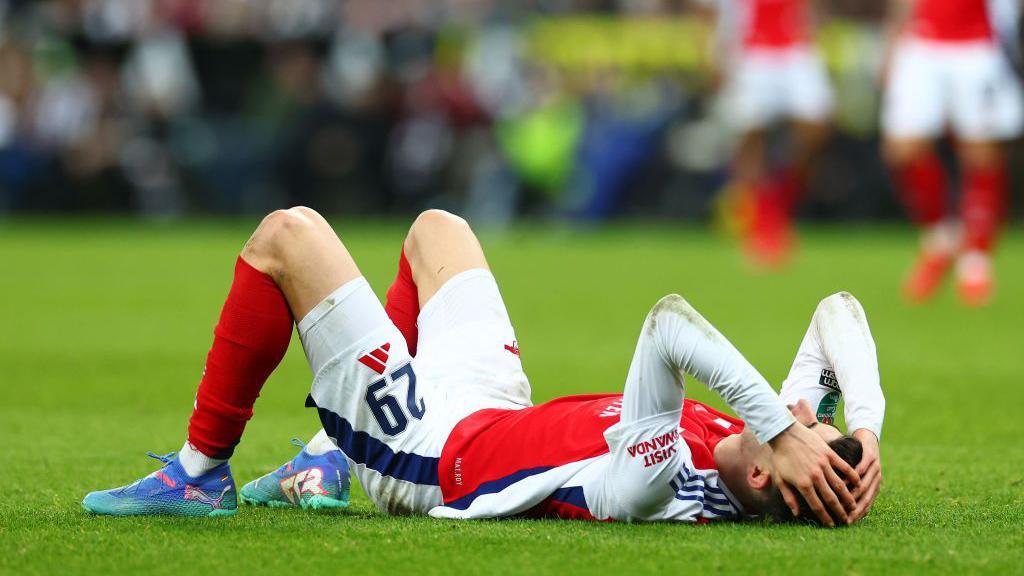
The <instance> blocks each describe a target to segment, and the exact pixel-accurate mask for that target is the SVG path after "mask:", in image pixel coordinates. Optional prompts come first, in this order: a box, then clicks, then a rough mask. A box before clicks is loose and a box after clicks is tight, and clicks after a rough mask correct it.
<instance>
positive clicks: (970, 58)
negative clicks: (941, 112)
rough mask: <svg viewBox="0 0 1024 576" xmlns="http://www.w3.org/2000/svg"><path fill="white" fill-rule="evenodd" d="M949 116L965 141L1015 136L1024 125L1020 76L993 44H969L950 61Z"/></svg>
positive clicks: (1001, 138) (1023, 105) (958, 133)
mask: <svg viewBox="0 0 1024 576" xmlns="http://www.w3.org/2000/svg"><path fill="white" fill-rule="evenodd" d="M949 66H950V75H951V79H952V82H951V96H952V99H951V111H950V112H951V116H952V118H951V120H952V124H953V130H954V132H955V133H956V135H957V137H958V138H960V139H963V140H968V141H992V140H1004V139H1008V138H1012V137H1015V136H1018V135H1019V134H1020V133H1021V128H1022V125H1024V103H1022V96H1021V87H1020V80H1019V79H1018V78H1017V77H1016V76H1015V75H1014V73H1013V72H1012V71H1011V69H1010V65H1009V62H1008V61H1007V60H1006V58H1005V57H1004V56H1003V55H1002V53H1000V51H999V49H998V48H996V46H995V45H990V44H988V43H978V44H972V45H968V46H966V47H964V49H963V50H961V51H960V53H959V54H956V55H955V57H951V58H950V61H949Z"/></svg>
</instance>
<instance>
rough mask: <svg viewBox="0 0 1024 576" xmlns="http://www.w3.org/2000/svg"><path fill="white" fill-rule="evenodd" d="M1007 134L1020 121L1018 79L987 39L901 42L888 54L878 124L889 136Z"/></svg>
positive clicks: (1023, 122)
mask: <svg viewBox="0 0 1024 576" xmlns="http://www.w3.org/2000/svg"><path fill="white" fill-rule="evenodd" d="M947 125H948V126H950V127H951V128H952V129H953V132H954V133H955V134H956V135H957V136H958V137H960V138H962V139H964V140H974V141H985V140H1003V139H1007V138H1013V137H1015V136H1018V135H1019V134H1020V133H1021V128H1022V126H1024V104H1022V96H1021V87H1020V80H1019V79H1018V78H1017V77H1016V75H1015V74H1014V73H1013V71H1012V70H1011V68H1010V63H1009V61H1008V59H1007V58H1006V57H1005V56H1004V55H1003V54H1002V52H1000V50H999V48H998V46H997V45H996V44H995V43H994V42H992V41H973V42H935V41H925V40H919V39H908V40H904V41H902V42H901V43H900V44H899V45H898V46H897V47H896V50H895V52H894V54H893V60H892V67H891V69H890V72H889V78H888V84H887V85H886V89H885V97H884V102H883V112H882V128H883V130H884V131H885V133H886V135H887V136H890V137H895V138H934V137H937V136H940V135H942V133H943V131H945V129H946V127H947Z"/></svg>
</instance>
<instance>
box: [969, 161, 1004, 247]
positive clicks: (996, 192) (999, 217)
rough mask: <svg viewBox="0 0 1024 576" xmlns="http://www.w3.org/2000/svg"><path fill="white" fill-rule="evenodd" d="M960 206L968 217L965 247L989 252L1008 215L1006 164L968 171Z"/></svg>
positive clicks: (999, 163) (1001, 163)
mask: <svg viewBox="0 0 1024 576" xmlns="http://www.w3.org/2000/svg"><path fill="white" fill-rule="evenodd" d="M961 202H962V205H961V207H960V209H961V212H962V213H963V220H964V248H965V249H967V250H980V251H983V252H988V251H990V250H992V247H993V245H994V244H995V240H996V236H997V235H998V234H999V228H1000V226H1001V224H1002V223H1003V219H1004V218H1005V216H1006V165H1005V164H1004V163H1003V162H998V163H996V164H995V165H992V166H986V167H984V168H968V169H967V170H965V173H964V195H963V200H962V201H961Z"/></svg>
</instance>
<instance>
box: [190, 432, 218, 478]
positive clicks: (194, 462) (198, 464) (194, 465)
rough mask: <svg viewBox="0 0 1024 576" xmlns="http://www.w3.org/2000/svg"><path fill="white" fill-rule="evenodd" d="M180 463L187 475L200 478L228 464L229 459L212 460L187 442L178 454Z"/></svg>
mask: <svg viewBox="0 0 1024 576" xmlns="http://www.w3.org/2000/svg"><path fill="white" fill-rule="evenodd" d="M178 462H179V463H180V464H181V467H182V469H184V470H185V474H188V475H189V476H191V477H193V478H198V477H200V476H202V475H203V474H206V473H207V472H209V471H210V470H213V469H214V468H216V467H217V466H220V465H221V464H223V463H225V462H227V459H220V458H211V457H209V456H207V455H206V454H203V453H202V452H200V451H199V450H198V449H197V448H196V447H195V446H193V445H192V443H191V442H189V441H187V440H186V441H185V445H184V446H182V447H181V451H180V452H178Z"/></svg>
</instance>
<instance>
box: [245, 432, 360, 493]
mask: <svg viewBox="0 0 1024 576" xmlns="http://www.w3.org/2000/svg"><path fill="white" fill-rule="evenodd" d="M292 444H294V445H296V446H298V447H300V448H302V449H301V450H299V453H298V455H296V456H295V458H292V459H291V461H289V462H287V463H285V464H284V465H283V466H281V467H280V468H278V469H277V470H274V471H273V472H271V473H269V474H266V475H265V476H261V477H260V478H257V479H256V480H253V481H252V482H249V483H248V484H246V485H245V486H242V490H241V493H240V496H241V499H242V503H243V504H251V505H253V506H271V507H274V508H286V507H290V506H301V507H302V508H306V509H308V508H312V509H314V510H319V509H321V508H345V507H346V506H348V492H349V477H348V461H347V460H345V456H344V455H343V454H342V453H341V451H340V450H331V451H330V452H327V453H326V454H322V455H320V456H314V455H312V454H310V453H309V452H306V445H305V444H303V443H302V441H301V440H299V439H298V438H294V439H292Z"/></svg>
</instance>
